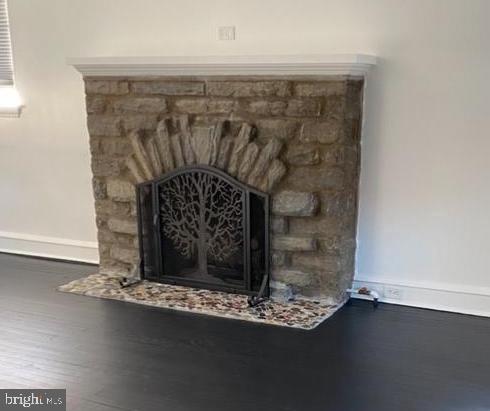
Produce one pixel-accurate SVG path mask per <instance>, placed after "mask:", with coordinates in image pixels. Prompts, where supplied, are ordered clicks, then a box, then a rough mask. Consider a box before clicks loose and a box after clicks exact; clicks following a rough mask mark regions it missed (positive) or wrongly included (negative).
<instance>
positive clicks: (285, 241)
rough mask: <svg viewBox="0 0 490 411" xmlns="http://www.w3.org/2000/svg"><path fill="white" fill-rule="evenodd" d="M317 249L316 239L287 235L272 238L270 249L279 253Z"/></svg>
mask: <svg viewBox="0 0 490 411" xmlns="http://www.w3.org/2000/svg"><path fill="white" fill-rule="evenodd" d="M317 248H318V243H317V241H316V239H314V238H311V237H293V236H289V235H277V234H276V235H274V236H272V249H273V250H279V251H314V250H316V249H317Z"/></svg>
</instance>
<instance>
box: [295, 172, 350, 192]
mask: <svg viewBox="0 0 490 411" xmlns="http://www.w3.org/2000/svg"><path fill="white" fill-rule="evenodd" d="M285 184H286V186H287V187H288V188H290V189H292V190H309V191H320V190H330V189H341V188H342V187H343V185H344V172H343V170H341V169H339V168H333V167H329V166H328V167H327V166H317V167H315V168H311V167H308V166H305V167H296V168H294V169H292V170H291V171H290V172H289V173H288V175H287V177H286V178H285Z"/></svg>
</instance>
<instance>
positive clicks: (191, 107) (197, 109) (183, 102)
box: [174, 98, 208, 114]
mask: <svg viewBox="0 0 490 411" xmlns="http://www.w3.org/2000/svg"><path fill="white" fill-rule="evenodd" d="M174 105H175V109H176V110H177V111H179V112H180V113H186V114H200V113H206V112H207V110H208V102H207V99H205V98H193V99H190V98H186V99H179V100H177V101H175V103H174Z"/></svg>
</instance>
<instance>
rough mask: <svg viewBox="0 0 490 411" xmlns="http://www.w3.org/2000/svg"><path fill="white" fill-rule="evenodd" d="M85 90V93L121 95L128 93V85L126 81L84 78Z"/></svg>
mask: <svg viewBox="0 0 490 411" xmlns="http://www.w3.org/2000/svg"><path fill="white" fill-rule="evenodd" d="M85 92H86V93H87V94H113V95H121V94H128V93H129V86H128V82H127V81H119V80H91V79H86V80H85Z"/></svg>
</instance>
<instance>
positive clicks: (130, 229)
mask: <svg viewBox="0 0 490 411" xmlns="http://www.w3.org/2000/svg"><path fill="white" fill-rule="evenodd" d="M107 225H108V227H109V230H111V231H112V232H114V233H123V234H134V235H136V234H138V226H137V224H136V220H123V219H121V218H109V221H108V222H107Z"/></svg>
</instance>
